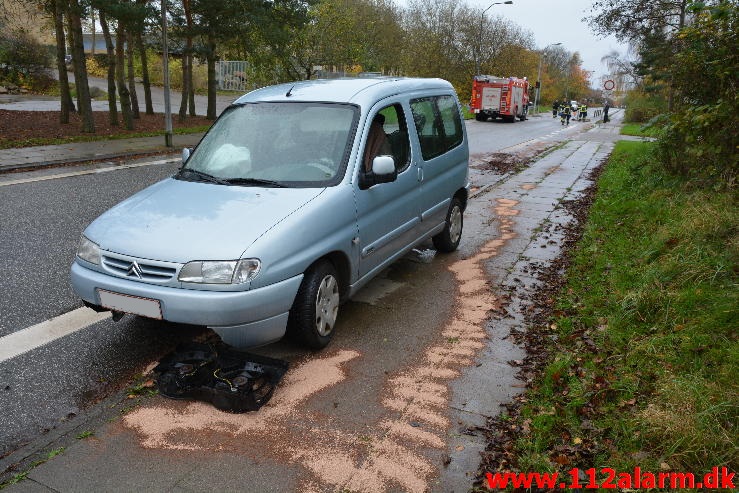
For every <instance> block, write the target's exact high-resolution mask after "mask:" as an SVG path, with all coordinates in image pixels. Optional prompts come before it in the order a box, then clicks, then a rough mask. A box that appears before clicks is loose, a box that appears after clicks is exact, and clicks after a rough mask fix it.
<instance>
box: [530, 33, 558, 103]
mask: <svg viewBox="0 0 739 493" xmlns="http://www.w3.org/2000/svg"><path fill="white" fill-rule="evenodd" d="M561 44H562V43H552V44H550V45H547V46H545V47H544V49H543V50H541V55H539V71H538V72H537V74H536V96H535V97H534V114H538V113H539V91H541V63H542V61H543V60H544V55H546V51H547V50H548V49H549V48H550V47H552V46H559V45H561Z"/></svg>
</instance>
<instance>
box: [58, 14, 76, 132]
mask: <svg viewBox="0 0 739 493" xmlns="http://www.w3.org/2000/svg"><path fill="white" fill-rule="evenodd" d="M54 30H55V31H56V68H57V70H58V71H59V93H60V95H61V96H60V101H61V105H62V107H61V112H60V113H59V123H69V112H70V111H74V102H72V95H71V94H70V92H69V77H68V76H67V63H66V60H65V58H64V57H65V55H66V54H67V41H66V39H65V36H64V2H63V1H62V0H55V1H54Z"/></svg>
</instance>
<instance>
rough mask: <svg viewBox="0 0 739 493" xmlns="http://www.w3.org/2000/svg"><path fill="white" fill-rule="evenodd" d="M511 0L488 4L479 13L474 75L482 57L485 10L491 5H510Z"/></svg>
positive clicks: (478, 71)
mask: <svg viewBox="0 0 739 493" xmlns="http://www.w3.org/2000/svg"><path fill="white" fill-rule="evenodd" d="M512 3H513V0H507V1H505V2H495V3H493V4H490V5H488V7H487V8H486V9H485V10H483V11H482V14H480V35H479V36H478V38H477V50H475V51H477V53H476V55H475V75H480V58H481V57H482V21H483V20H484V19H485V12H487V11H488V10H490V7H492V6H493V5H511V4H512Z"/></svg>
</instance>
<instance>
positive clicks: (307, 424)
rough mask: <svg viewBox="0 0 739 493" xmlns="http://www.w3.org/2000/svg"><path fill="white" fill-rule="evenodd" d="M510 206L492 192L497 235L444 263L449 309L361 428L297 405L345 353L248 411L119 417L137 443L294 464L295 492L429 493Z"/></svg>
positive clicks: (301, 370) (352, 355)
mask: <svg viewBox="0 0 739 493" xmlns="http://www.w3.org/2000/svg"><path fill="white" fill-rule="evenodd" d="M517 204H518V202H517V201H515V200H507V199H497V200H496V202H495V203H494V206H493V210H494V211H495V213H496V214H497V216H498V219H499V224H500V236H499V237H498V238H496V239H493V240H490V241H488V242H487V243H485V244H484V245H483V246H482V247H480V248H479V250H478V251H477V252H476V253H475V254H474V255H473V256H471V257H469V258H465V259H460V260H457V261H456V262H453V263H451V264H450V265H449V266H448V269H449V270H450V271H451V272H452V273H453V274H454V276H455V278H456V280H457V285H458V291H457V296H456V301H455V304H456V307H455V311H454V315H453V317H452V319H451V320H450V321H449V322H448V323H447V325H446V327H445V328H444V329H443V330H442V331H441V337H439V338H438V342H437V343H435V344H433V345H431V346H429V347H427V348H426V349H425V350H424V352H423V353H422V356H421V357H420V358H419V360H418V362H417V363H413V364H410V365H409V366H408V367H406V369H404V370H403V371H401V372H395V373H393V374H391V375H389V376H388V378H387V381H386V383H385V385H384V388H383V391H382V395H381V396H380V397H381V404H382V406H383V407H384V408H385V410H386V413H385V416H384V417H383V418H382V419H381V420H380V422H379V423H377V424H376V426H375V431H373V432H369V434H368V435H360V434H358V433H356V432H346V431H345V430H343V429H341V427H340V426H339V425H338V424H334V423H332V422H331V420H330V419H326V416H325V415H319V414H318V413H315V412H313V411H311V410H310V409H309V408H307V407H306V406H302V404H303V403H304V402H305V401H306V400H307V399H308V398H309V397H311V396H312V395H314V394H316V393H318V392H320V391H321V390H324V389H327V388H329V387H331V386H334V385H337V384H339V383H341V382H343V381H345V380H346V379H347V378H348V375H347V371H346V368H345V367H346V365H347V364H348V363H349V362H351V361H353V360H356V359H357V358H360V357H361V356H362V355H361V354H360V353H359V352H357V351H352V350H337V351H334V352H332V353H330V354H329V355H326V356H322V357H315V356H310V357H309V358H310V359H307V360H306V361H304V362H303V363H301V364H298V365H296V366H295V367H294V369H291V370H289V371H288V373H287V374H286V375H285V377H284V378H283V381H282V383H281V385H280V386H279V387H278V389H277V390H276V391H275V394H274V397H273V398H272V400H271V401H270V402H268V403H267V404H266V405H265V406H264V407H263V408H262V409H261V410H260V411H258V412H255V413H251V414H227V413H223V412H220V411H217V410H216V409H214V408H213V407H212V406H210V405H209V404H203V403H182V402H156V403H152V404H149V405H147V406H146V407H143V408H140V409H138V410H136V411H133V412H132V413H130V414H128V415H127V416H125V417H124V420H123V422H124V424H125V425H126V426H128V427H129V428H131V429H133V430H135V431H136V432H137V433H138V434H139V436H140V443H141V445H142V446H143V447H146V448H152V449H165V450H189V451H197V450H199V451H204V452H215V451H223V452H232V453H239V454H243V455H248V456H250V457H255V458H259V459H263V458H266V457H271V458H273V459H274V460H276V461H279V462H284V463H288V464H298V465H300V466H302V467H304V468H305V469H306V470H307V471H309V472H310V473H311V474H310V476H311V477H308V478H306V479H303V480H302V482H301V484H300V485H299V488H298V489H299V490H300V491H307V492H318V491H325V490H326V489H329V490H350V491H358V492H359V491H361V492H375V491H385V490H387V489H390V488H398V487H400V488H402V489H403V490H404V491H410V492H423V491H426V490H428V489H429V486H430V484H429V481H430V479H431V478H432V477H433V476H434V475H435V473H436V471H437V469H438V464H437V463H435V462H433V461H431V460H430V459H429V458H428V454H429V452H430V451H432V450H436V451H437V452H441V451H442V450H443V449H444V448H445V447H446V432H447V429H448V428H449V426H450V423H449V418H448V417H447V412H448V406H449V400H450V390H449V384H450V383H451V380H453V379H455V378H457V377H459V376H460V374H461V370H462V369H463V368H464V367H467V366H471V365H473V364H474V363H475V358H476V357H477V355H478V353H479V352H480V350H481V349H482V348H483V347H484V346H485V342H484V340H485V339H486V337H487V332H486V329H485V322H486V320H487V319H488V313H489V312H490V311H491V310H494V309H497V308H499V301H498V298H497V297H496V296H495V295H494V294H493V293H492V291H491V287H490V285H489V281H488V277H487V274H486V271H485V262H486V261H487V260H489V259H491V258H493V257H495V256H496V255H497V254H498V252H499V250H500V248H501V247H502V246H503V245H504V244H505V243H506V241H507V240H510V239H511V238H514V237H515V236H516V234H515V232H514V231H513V226H514V221H513V217H514V216H515V215H517V214H518V212H519V211H518V210H516V209H514V207H515V206H516V205H517ZM358 364H361V359H360V360H358ZM301 406H302V407H301Z"/></svg>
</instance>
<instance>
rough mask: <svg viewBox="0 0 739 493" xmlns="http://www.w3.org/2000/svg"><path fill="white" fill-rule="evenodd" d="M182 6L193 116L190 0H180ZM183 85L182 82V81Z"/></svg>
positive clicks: (193, 89)
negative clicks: (185, 28) (185, 27)
mask: <svg viewBox="0 0 739 493" xmlns="http://www.w3.org/2000/svg"><path fill="white" fill-rule="evenodd" d="M182 6H183V8H184V10H185V22H186V26H187V34H186V36H185V56H186V57H187V74H186V77H187V101H188V105H189V106H190V116H195V114H196V112H195V86H194V85H193V82H192V67H193V62H194V57H193V56H192V54H193V49H192V44H193V43H192V29H193V22H192V9H191V8H190V0H182ZM183 85H184V83H183ZM183 90H184V89H183Z"/></svg>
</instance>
